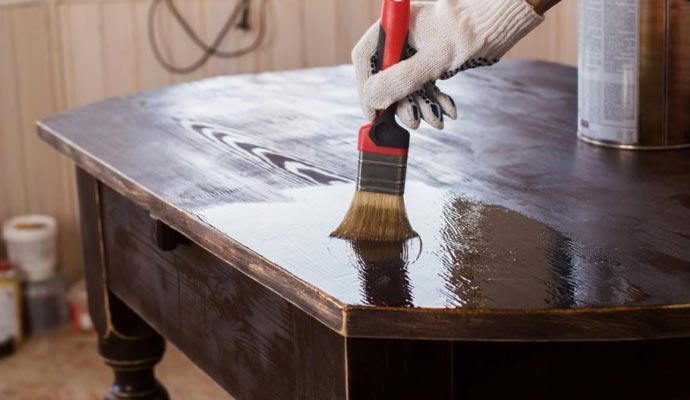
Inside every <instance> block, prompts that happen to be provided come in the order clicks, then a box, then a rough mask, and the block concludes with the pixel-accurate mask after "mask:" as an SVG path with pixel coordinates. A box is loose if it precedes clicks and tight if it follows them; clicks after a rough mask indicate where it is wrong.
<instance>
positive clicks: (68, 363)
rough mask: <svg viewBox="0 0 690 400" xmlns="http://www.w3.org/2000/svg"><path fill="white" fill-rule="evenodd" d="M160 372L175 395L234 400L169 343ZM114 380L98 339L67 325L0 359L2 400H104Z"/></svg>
mask: <svg viewBox="0 0 690 400" xmlns="http://www.w3.org/2000/svg"><path fill="white" fill-rule="evenodd" d="M156 374H157V376H158V378H159V380H160V381H161V382H163V384H164V385H165V387H166V388H167V389H168V392H169V393H170V397H171V398H172V399H184V400H210V399H214V400H215V399H218V400H229V399H231V397H229V396H228V395H227V394H225V392H224V391H223V390H222V389H221V388H220V387H219V386H218V385H217V384H216V383H215V382H213V381H211V379H210V378H208V377H207V376H206V375H205V374H204V373H203V372H201V371H200V370H199V369H198V368H197V367H196V366H194V365H193V364H192V363H191V362H190V361H189V360H188V359H187V358H186V357H185V356H184V355H183V354H182V353H180V351H179V350H177V349H176V348H174V347H173V346H171V345H168V348H167V351H166V353H165V358H164V359H163V361H162V362H161V363H160V364H159V365H158V367H157V368H156ZM111 380H112V375H111V372H110V370H109V369H107V368H106V367H105V365H103V363H102V362H101V360H100V358H99V357H98V353H97V352H96V338H95V337H94V336H93V335H86V336H72V335H70V333H69V330H68V329H67V328H65V329H61V330H59V331H56V332H54V333H51V334H48V335H43V336H40V337H34V338H31V339H29V340H28V341H26V342H25V343H23V345H22V346H21V348H20V349H19V351H18V352H17V353H15V354H14V355H12V356H10V357H8V358H3V359H0V399H2V400H100V399H102V395H103V394H104V392H105V389H106V388H107V387H108V386H109V385H110V383H111Z"/></svg>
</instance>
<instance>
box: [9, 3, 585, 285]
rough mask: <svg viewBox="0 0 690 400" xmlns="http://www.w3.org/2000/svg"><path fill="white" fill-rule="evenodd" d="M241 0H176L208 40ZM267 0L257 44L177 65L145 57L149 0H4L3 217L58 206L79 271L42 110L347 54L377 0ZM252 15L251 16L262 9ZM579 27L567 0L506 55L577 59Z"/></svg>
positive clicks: (74, 231) (176, 32)
mask: <svg viewBox="0 0 690 400" xmlns="http://www.w3.org/2000/svg"><path fill="white" fill-rule="evenodd" d="M236 1H237V0H177V4H178V5H179V7H180V8H181V9H182V11H183V13H184V14H185V15H187V16H188V18H189V19H190V22H191V24H192V25H193V26H194V27H195V28H196V29H198V30H199V32H200V33H201V34H202V36H204V37H205V38H206V40H210V38H211V37H212V36H214V35H215V33H216V32H217V31H218V30H219V29H220V27H221V25H222V24H223V22H224V19H225V18H226V16H227V15H228V13H229V12H230V11H231V9H232V6H233V5H234V4H235V2H236ZM269 1H270V16H269V20H270V26H271V29H270V31H269V36H268V40H267V42H266V43H265V45H264V46H263V47H262V48H261V49H260V50H259V51H257V52H255V53H253V54H251V55H248V56H245V57H242V58H238V59H233V60H221V59H213V60H212V61H211V62H209V63H208V64H207V65H206V66H204V67H203V68H202V69H201V70H199V71H197V72H195V73H193V74H190V75H184V76H178V75H172V74H169V73H167V72H166V71H165V70H164V69H162V68H161V67H160V66H159V65H158V64H157V62H156V61H155V59H154V58H153V56H152V53H151V51H150V49H149V44H148V38H147V27H146V21H147V13H148V9H149V4H150V0H100V1H99V0H44V1H15V2H9V4H4V3H0V220H5V219H6V218H8V217H10V216H12V215H17V214H22V213H47V214H51V215H54V216H56V217H57V218H58V219H59V222H60V260H61V265H62V269H63V271H64V272H65V273H66V274H67V276H68V278H69V279H70V280H72V279H75V278H76V277H78V276H79V273H80V271H81V255H80V247H79V243H80V238H79V229H78V219H77V218H78V217H77V216H78V205H77V203H76V197H75V185H74V171H73V165H72V164H71V162H69V161H68V160H67V159H65V158H64V157H62V156H60V155H58V154H57V153H56V152H54V151H52V150H51V149H49V148H48V146H47V145H45V144H44V143H42V142H41V141H39V140H38V138H37V136H36V134H35V128H34V122H35V121H36V120H37V119H39V118H42V117H45V116H47V115H50V114H53V113H57V112H60V111H63V110H66V109H69V108H72V107H77V106H80V105H84V104H87V103H90V102H94V101H98V100H101V99H104V98H107V97H111V96H117V95H122V94H125V93H130V92H135V91H139V90H144V89H148V88H153V87H158V86H162V85H168V84H173V83H176V82H182V81H186V80H191V79H199V78H202V77H206V76H214V75H220V74H234V73H243V72H254V71H267V70H276V69H289V68H302V67H312V66H322V65H333V64H339V63H346V62H348V61H349V54H350V49H351V48H352V46H353V44H354V43H355V42H356V41H357V39H358V38H359V36H360V35H361V34H362V33H363V32H364V31H365V29H366V28H367V27H368V26H369V25H370V24H371V23H372V22H373V21H374V20H375V19H376V16H377V14H378V11H379V4H380V2H379V0H347V1H337V0H269ZM3 4H4V5H3ZM257 6H258V4H257ZM257 6H255V7H257ZM252 16H253V21H252V22H253V25H254V26H256V24H257V22H258V21H257V19H258V13H257V12H254V13H252ZM156 19H157V22H158V24H157V25H158V34H159V35H160V37H161V38H163V40H162V42H163V47H164V50H165V53H166V54H167V55H168V56H169V57H170V59H171V60H174V61H176V62H179V63H183V62H185V61H188V60H191V59H193V58H195V57H196V56H198V55H199V51H198V50H196V49H195V48H194V47H193V46H192V44H191V42H190V41H189V39H187V38H186V36H185V35H184V33H183V31H182V30H181V29H180V28H179V27H178V26H177V25H176V24H175V23H174V21H173V19H172V18H171V16H170V14H169V13H168V12H167V11H166V10H165V9H164V8H161V10H160V12H159V13H157V15H156ZM576 30H577V0H568V1H566V2H564V3H563V4H561V5H559V6H558V7H557V8H556V9H554V10H553V11H552V12H551V13H550V14H549V15H548V18H547V21H546V23H545V24H543V25H542V26H541V27H540V28H539V29H538V30H537V31H535V32H533V33H532V34H530V35H529V37H528V38H526V39H525V40H524V41H523V42H521V43H520V44H519V45H518V46H517V47H516V48H515V49H514V50H513V51H512V52H511V57H526V58H540V59H545V60H550V61H557V62H563V63H568V64H574V63H575V62H576V59H577V40H576V38H577V32H576ZM251 35H252V33H248V34H247V33H242V32H241V31H235V32H234V33H233V35H232V39H231V40H230V41H229V43H226V46H228V47H230V48H232V47H233V46H238V45H241V44H243V43H247V41H250V40H251ZM95 128H96V127H95ZM0 247H1V246H0ZM2 254H3V253H2V250H1V249H0V256H2Z"/></svg>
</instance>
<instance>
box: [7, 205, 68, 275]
mask: <svg viewBox="0 0 690 400" xmlns="http://www.w3.org/2000/svg"><path fill="white" fill-rule="evenodd" d="M2 237H3V239H4V240H5V243H6V245H7V255H8V257H9V259H10V263H12V264H13V265H14V266H15V267H16V268H17V270H18V272H19V277H20V278H21V279H22V280H26V281H32V282H38V281H43V280H46V279H49V278H50V277H52V276H53V275H54V274H55V269H56V266H57V221H56V220H55V218H53V217H50V216H47V215H23V216H18V217H15V218H12V219H10V220H8V221H6V222H5V223H4V224H3V227H2Z"/></svg>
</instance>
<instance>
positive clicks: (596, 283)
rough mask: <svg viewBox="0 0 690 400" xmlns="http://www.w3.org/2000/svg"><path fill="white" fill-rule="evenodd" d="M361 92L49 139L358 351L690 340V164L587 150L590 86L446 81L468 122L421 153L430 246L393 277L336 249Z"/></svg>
mask: <svg viewBox="0 0 690 400" xmlns="http://www.w3.org/2000/svg"><path fill="white" fill-rule="evenodd" d="M353 79H354V77H353V76H352V72H351V70H350V69H349V68H347V67H339V68H326V69H313V70H304V71H294V72H283V73H271V74H261V75H254V76H242V77H225V78H215V79H211V80H205V81H200V82H194V83H190V84H183V85H178V86H175V87H171V88H166V89H163V90H158V91H151V92H147V93H143V94H139V95H135V96H129V97H125V98H117V99H112V100H109V101H106V102H103V103H100V104H96V105H92V106H88V107H85V108H81V109H78V110H75V111H72V112H70V113H66V114H63V115H60V116H56V117H51V118H48V119H46V120H44V121H42V122H41V123H40V124H39V129H40V133H41V135H42V137H43V138H44V139H46V140H47V141H49V142H50V143H51V144H52V145H54V146H55V147H56V148H58V149H59V150H61V151H62V152H64V153H65V154H67V155H69V156H70V157H71V158H73V159H74V160H75V161H76V162H77V164H78V165H80V166H81V167H82V168H84V169H85V170H86V171H88V172H89V173H90V174H92V175H94V176H96V177H97V178H98V179H100V180H102V181H103V182H104V183H105V184H106V185H108V186H110V187H112V188H113V189H114V190H115V191H117V192H119V193H121V194H123V195H125V196H127V197H128V198H131V199H132V200H133V201H134V202H135V203H136V204H138V205H139V206H140V207H143V208H144V209H145V210H148V211H149V212H150V213H152V214H153V216H154V217H155V218H156V219H160V220H162V221H163V222H165V223H166V224H168V225H169V226H171V227H172V228H174V229H176V230H177V231H179V232H181V233H182V234H184V235H185V236H187V237H189V238H190V239H191V240H193V241H194V242H196V243H197V244H199V245H201V246H202V247H203V248H205V249H206V250H208V251H210V252H211V253H213V254H214V255H215V256H217V257H218V258H220V259H222V260H223V261H225V262H227V263H229V264H231V265H232V266H233V267H235V268H236V269H237V270H239V271H241V272H242V273H243V274H245V275H248V276H250V277H251V278H252V279H254V280H256V281H257V282H259V283H260V284H262V285H264V286H265V287H267V288H270V289H271V290H272V291H274V292H275V293H276V294H278V295H279V296H281V297H282V298H284V299H286V300H287V301H288V302H290V303H292V304H294V305H296V306H297V307H298V308H299V309H301V310H303V311H305V312H307V313H308V314H309V315H311V316H313V317H315V318H317V319H319V320H320V321H321V322H322V323H323V324H325V325H326V326H328V327H330V328H331V329H332V330H334V331H336V332H338V333H340V334H342V335H346V336H351V337H398V338H426V339H434V338H437V339H466V340H565V341H572V340H615V339H633V338H638V339H639V338H653V337H682V336H686V335H688V334H689V333H690V319H688V318H687V316H688V308H689V306H688V304H690V289H689V288H690V285H689V284H688V283H689V282H690V272H688V271H689V270H688V265H690V253H689V249H690V245H689V243H690V234H688V231H687V226H690V225H689V222H690V221H688V212H687V207H688V202H687V197H688V193H687V180H688V176H687V173H685V172H684V171H690V167H686V166H687V165H688V162H690V160H689V159H688V158H687V153H683V152H670V153H663V154H662V153H625V154H623V155H621V154H620V153H617V152H614V151H607V150H605V149H600V148H598V147H591V146H588V145H584V144H582V143H579V142H578V141H577V139H576V137H575V135H574V126H575V125H574V123H573V121H575V118H576V110H575V107H576V95H575V90H576V73H575V70H573V69H571V68H567V67H563V66H557V65H553V64H547V63H534V62H504V63H501V64H499V65H498V66H496V67H492V68H485V69H481V70H476V71H472V72H469V73H467V74H465V75H463V76H462V77H460V78H458V79H456V80H453V81H450V82H447V83H446V85H445V86H444V87H445V89H446V90H448V92H449V93H451V94H453V95H454V96H455V97H456V98H457V99H458V106H459V109H461V110H463V111H462V113H461V117H460V118H459V120H458V121H456V122H448V124H447V129H446V131H445V132H436V131H433V130H431V129H429V128H424V129H422V130H421V131H420V132H419V134H416V135H414V137H413V143H412V148H413V149H414V156H413V157H411V158H410V160H411V161H410V169H409V177H408V179H409V183H410V184H409V186H408V193H407V196H406V199H407V200H408V211H409V213H410V217H411V220H412V223H413V225H414V226H415V227H416V229H417V230H418V232H419V233H420V235H421V240H422V245H419V244H418V243H414V242H413V243H409V244H407V245H406V246H408V247H407V248H405V247H404V246H403V247H401V248H399V249H397V252H396V251H393V252H392V253H391V254H393V255H394V256H393V257H392V258H390V257H388V252H387V249H385V248H384V247H383V246H374V247H373V248H367V247H366V246H364V247H363V246H361V245H359V244H354V245H351V244H349V243H347V242H344V241H338V240H329V238H328V233H329V232H330V230H331V229H332V228H333V227H334V226H335V225H336V224H337V222H338V220H339V219H340V218H341V216H342V215H343V213H344V211H345V209H346V207H347V202H348V199H349V196H350V195H351V193H352V190H353V189H352V184H351V180H352V178H353V175H354V168H355V165H354V164H353V162H352V160H354V159H356V151H355V146H354V140H355V135H354V132H356V130H357V127H358V125H359V123H361V122H362V121H361V120H359V119H358V118H359V117H358V115H359V112H358V105H357V99H356V96H355V94H354V93H351V92H350V91H349V90H348V88H349V87H351V85H352V84H353V83H352V81H353ZM314 87H318V88H319V91H318V92H315V91H313V90H311V89H312V88H314ZM305 91H311V92H313V95H312V96H311V97H309V98H308V99H305V98H304V97H302V96H301V95H299V94H297V93H303V92H305ZM293 93H295V94H293ZM247 96H254V97H255V98H259V99H265V101H262V102H256V103H247V102H244V101H243V99H244V98H246V97H247ZM269 109H270V113H271V115H272V116H273V118H272V119H270V120H266V119H265V118H263V115H265V112H266V111H267V110H269ZM123 116H127V117H126V118H124V119H123ZM91 121H98V122H99V124H98V126H99V129H98V130H94V129H93V128H92V126H93V124H92V122H91ZM393 250H396V249H393ZM396 254H397V256H396ZM401 255H402V256H401ZM396 257H397V258H396ZM391 263H392V264H391ZM393 271H395V275H393ZM395 302H397V304H395ZM383 305H389V306H392V307H383Z"/></svg>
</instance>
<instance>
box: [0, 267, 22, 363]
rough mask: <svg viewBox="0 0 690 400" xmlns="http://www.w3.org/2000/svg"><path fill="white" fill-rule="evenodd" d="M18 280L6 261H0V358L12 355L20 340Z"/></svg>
mask: <svg viewBox="0 0 690 400" xmlns="http://www.w3.org/2000/svg"><path fill="white" fill-rule="evenodd" d="M19 291H20V285H19V279H17V276H16V274H15V271H14V268H12V265H11V264H10V263H9V262H7V261H0V357H3V356H7V355H10V354H12V353H14V351H15V350H16V348H17V345H18V344H19V342H20V341H21V339H22V331H21V329H22V328H21V326H22V324H21V319H20V317H21V315H22V314H21V296H20V293H19Z"/></svg>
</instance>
